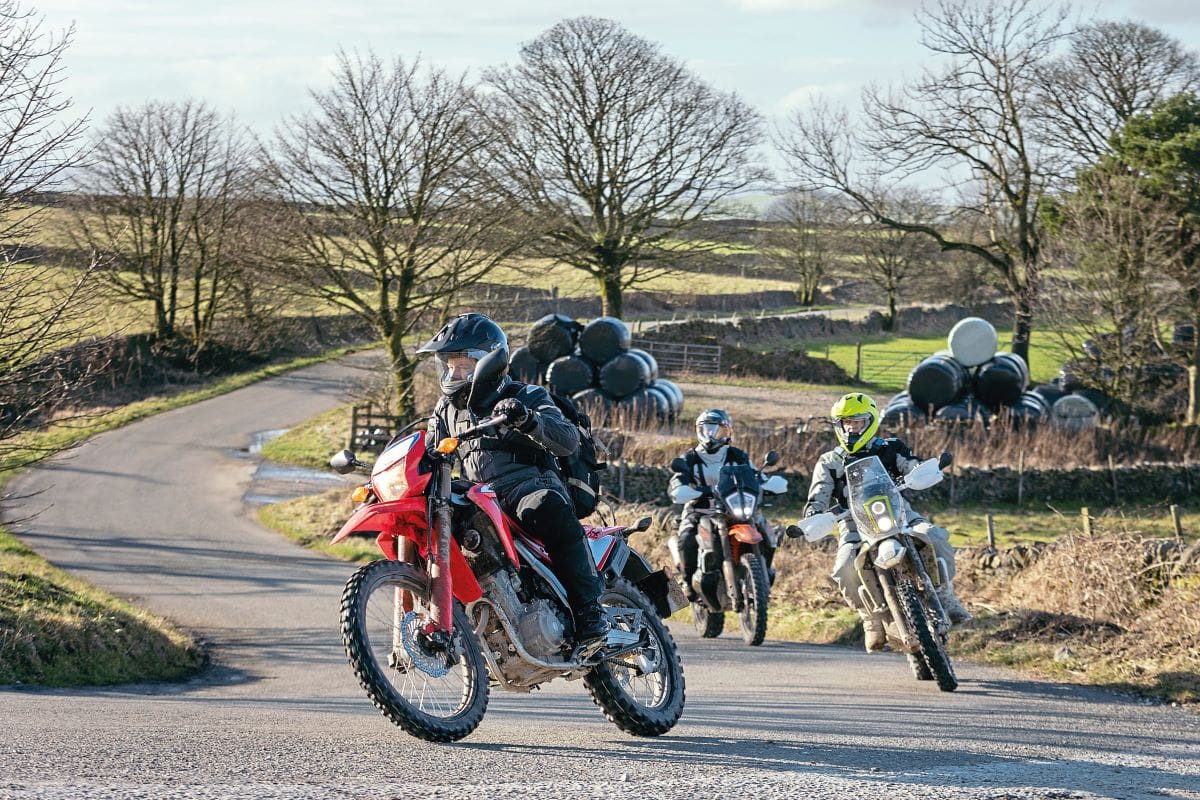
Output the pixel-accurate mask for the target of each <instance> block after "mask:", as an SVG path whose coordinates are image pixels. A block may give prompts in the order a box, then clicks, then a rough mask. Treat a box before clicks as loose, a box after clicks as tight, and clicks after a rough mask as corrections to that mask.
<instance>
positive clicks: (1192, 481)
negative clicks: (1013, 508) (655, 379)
mask: <svg viewBox="0 0 1200 800" xmlns="http://www.w3.org/2000/svg"><path fill="white" fill-rule="evenodd" d="M778 474H780V475H783V476H784V477H785V478H787V481H788V489H789V491H788V494H787V498H788V499H789V501H791V502H798V501H800V500H801V499H803V497H804V496H805V495H806V494H807V492H808V484H809V480H810V478H811V475H810V474H809V473H805V472H780V473H778ZM670 479H671V471H670V470H669V469H667V468H666V467H651V466H646V465H643V464H628V463H627V464H626V465H625V499H626V500H628V501H631V502H640V503H655V504H658V505H668V504H669V500H668V499H667V482H668V481H669V480H670ZM620 485H621V481H620V475H619V470H618V467H617V466H616V465H615V464H614V465H610V466H609V467H608V470H607V471H606V474H605V476H604V478H603V481H602V486H603V490H604V491H605V492H607V493H609V494H611V495H613V496H617V495H618V494H619V493H620ZM1197 488H1200V464H1190V465H1186V466H1185V465H1182V464H1144V465H1141V466H1136V467H1117V468H1116V469H1112V470H1110V469H1106V468H1100V469H1096V468H1088V467H1079V468H1075V469H1062V470H1055V469H1027V470H1025V472H1024V473H1023V474H1022V473H1020V472H1018V471H1017V470H1015V469H1012V468H1010V467H993V468H991V469H982V468H978V467H967V468H964V469H958V468H955V469H954V470H953V471H952V472H951V474H949V475H947V477H946V480H943V481H942V482H941V483H940V484H938V485H937V486H934V487H933V488H932V489H928V490H926V491H924V492H920V493H915V492H914V493H913V497H914V498H928V499H930V500H936V501H938V502H939V503H959V504H964V505H973V506H978V505H992V504H1001V503H1017V502H1018V501H1020V502H1023V503H1038V504H1040V503H1044V502H1051V503H1053V502H1077V503H1094V504H1096V505H1102V504H1109V503H1114V502H1124V501H1130V500H1147V501H1158V502H1164V501H1169V502H1183V501H1185V500H1190V499H1192V498H1193V497H1194V496H1195V490H1196V489H1197ZM917 502H918V503H919V502H920V500H919V499H918V500H917Z"/></svg>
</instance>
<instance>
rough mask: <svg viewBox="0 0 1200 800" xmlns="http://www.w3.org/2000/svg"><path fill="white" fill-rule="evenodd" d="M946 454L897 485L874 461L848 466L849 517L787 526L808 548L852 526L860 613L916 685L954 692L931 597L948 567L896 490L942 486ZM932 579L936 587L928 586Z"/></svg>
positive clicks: (942, 619) (940, 613) (941, 620)
mask: <svg viewBox="0 0 1200 800" xmlns="http://www.w3.org/2000/svg"><path fill="white" fill-rule="evenodd" d="M951 460H952V459H951V456H950V454H949V453H943V454H942V457H941V458H940V459H932V458H931V459H929V460H927V461H923V462H921V463H920V464H919V465H918V466H917V467H916V468H915V469H913V470H912V471H911V472H909V473H908V475H906V476H904V477H903V478H902V479H901V480H900V481H899V482H897V481H894V480H893V479H892V476H891V475H889V474H888V471H887V469H885V468H884V466H883V462H881V461H880V460H879V458H878V457H876V456H870V457H868V458H863V459H860V460H858V461H854V462H851V463H850V464H847V465H846V494H847V497H848V498H849V499H848V503H849V506H850V507H849V509H848V510H846V511H842V512H841V513H833V512H825V513H821V514H815V515H813V516H811V517H808V518H807V519H805V520H802V521H801V522H800V523H799V524H798V525H793V526H789V528H788V531H787V532H788V535H789V536H801V535H802V536H804V538H805V539H806V540H808V541H810V542H816V541H820V540H821V539H823V538H825V537H826V536H829V535H831V534H833V532H834V531H835V529H836V528H837V526H838V523H839V522H841V521H843V520H846V519H847V518H852V519H853V522H854V525H855V526H856V527H857V530H858V534H859V536H860V537H861V538H862V546H861V547H860V548H859V552H858V556H857V557H856V558H855V560H854V568H855V570H857V572H858V575H859V578H860V579H861V581H862V583H861V585H860V587H859V590H858V591H859V599H860V601H861V602H862V604H863V607H864V608H866V609H867V610H868V611H870V612H871V613H874V614H879V615H882V617H883V620H884V630H885V632H886V633H887V638H888V642H889V643H890V644H891V645H892V646H893V647H894V648H895V649H897V650H900V651H902V652H904V653H906V654H908V660H909V664H910V665H911V666H912V669H913V674H914V675H916V677H917V679H918V680H936V681H937V685H938V688H939V689H941V690H942V691H944V692H952V691H954V690H955V689H956V688H958V679H957V678H956V677H955V675H954V667H953V665H952V664H951V663H950V656H949V655H948V654H947V653H946V640H947V637H948V634H949V631H950V618H949V616H948V615H947V614H946V611H945V609H944V608H943V607H942V603H941V601H940V600H939V599H938V596H937V591H936V589H937V586H938V585H942V584H943V583H944V582H946V581H947V580H948V577H947V569H946V563H945V561H944V560H942V559H940V558H938V557H937V555H936V553H935V552H934V549H933V542H932V541H931V540H930V539H929V537H928V536H927V535H926V534H924V533H921V532H918V531H915V530H913V529H912V528H911V527H909V525H908V523H907V516H908V515H907V513H906V505H905V503H904V499H903V498H902V497H901V496H900V491H901V490H902V489H916V490H920V489H928V488H930V487H931V486H934V485H936V484H938V483H940V482H941V480H942V469H944V468H945V467H947V466H949V464H950V462H951ZM931 574H936V575H937V576H938V582H937V584H935V583H934V581H933V580H932V579H931V578H930V575H931Z"/></svg>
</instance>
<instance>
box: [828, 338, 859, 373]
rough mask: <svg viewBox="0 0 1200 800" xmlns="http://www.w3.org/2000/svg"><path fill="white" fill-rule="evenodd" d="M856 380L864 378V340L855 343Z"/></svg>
mask: <svg viewBox="0 0 1200 800" xmlns="http://www.w3.org/2000/svg"><path fill="white" fill-rule="evenodd" d="M826 352H828V350H826ZM854 380H856V381H861V380H862V342H855V344H854Z"/></svg>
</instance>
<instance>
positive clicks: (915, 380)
mask: <svg viewBox="0 0 1200 800" xmlns="http://www.w3.org/2000/svg"><path fill="white" fill-rule="evenodd" d="M969 382H970V373H969V372H968V371H967V368H966V367H964V366H963V365H962V364H959V363H958V362H957V361H955V360H954V359H953V358H952V357H951V356H948V355H940V354H939V355H932V356H929V357H928V358H926V359H924V360H923V361H921V363H919V364H917V366H915V367H913V370H912V372H910V373H909V374H908V385H907V387H905V388H906V390H907V392H908V396H909V398H910V400H911V401H912V404H913V405H914V406H916V407H917V408H920V409H928V408H931V407H932V408H934V409H939V408H941V407H942V406H948V405H950V404H951V403H954V402H955V401H957V400H958V399H959V398H960V397H962V396H963V392H965V391H966V390H967V388H968V384H969Z"/></svg>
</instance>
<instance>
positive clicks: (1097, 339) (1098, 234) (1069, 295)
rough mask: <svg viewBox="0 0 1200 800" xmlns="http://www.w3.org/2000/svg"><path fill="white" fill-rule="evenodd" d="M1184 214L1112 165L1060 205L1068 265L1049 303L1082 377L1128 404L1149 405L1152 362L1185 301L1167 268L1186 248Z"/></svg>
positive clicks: (1055, 242) (1063, 259)
mask: <svg viewBox="0 0 1200 800" xmlns="http://www.w3.org/2000/svg"><path fill="white" fill-rule="evenodd" d="M1177 213H1178V211H1177V208H1176V207H1175V206H1174V205H1173V204H1171V203H1170V202H1169V201H1167V200H1166V199H1163V198H1155V197H1152V196H1149V195H1148V194H1147V193H1146V191H1145V186H1144V185H1143V183H1142V182H1141V181H1140V180H1139V179H1138V178H1136V177H1134V176H1132V175H1128V174H1125V171H1124V170H1123V169H1120V168H1113V167H1111V166H1109V167H1107V168H1099V169H1094V170H1090V171H1088V172H1087V173H1085V174H1083V175H1082V177H1081V181H1080V186H1079V188H1078V190H1077V191H1076V192H1074V193H1072V194H1071V195H1068V196H1066V197H1065V198H1064V200H1063V202H1062V203H1061V204H1059V205H1058V206H1056V208H1055V214H1054V216H1055V223H1054V227H1053V235H1052V236H1051V238H1050V240H1049V252H1050V255H1051V256H1052V257H1053V258H1054V259H1055V260H1056V261H1059V262H1060V263H1062V264H1063V265H1064V266H1065V267H1067V269H1064V270H1063V271H1062V273H1061V278H1060V279H1059V280H1058V281H1056V282H1055V283H1054V285H1053V286H1052V287H1051V289H1050V291H1047V292H1046V295H1045V298H1044V300H1043V306H1044V308H1045V309H1046V311H1047V312H1048V314H1050V315H1052V316H1053V318H1054V319H1055V320H1057V321H1058V322H1059V332H1060V333H1059V336H1060V339H1061V344H1062V346H1063V347H1064V348H1066V349H1067V350H1068V351H1069V352H1071V353H1072V356H1073V358H1072V365H1073V370H1074V371H1075V372H1076V373H1077V377H1078V378H1079V379H1080V380H1081V381H1083V382H1085V383H1087V384H1088V385H1090V386H1092V387H1095V388H1097V389H1100V390H1102V391H1103V392H1104V393H1105V394H1107V395H1108V396H1110V397H1113V398H1116V399H1117V400H1118V401H1120V402H1121V403H1122V404H1123V405H1124V407H1126V408H1131V409H1137V408H1139V407H1144V406H1145V405H1146V403H1145V401H1146V399H1147V398H1146V391H1145V389H1146V385H1145V380H1146V377H1147V368H1148V366H1149V365H1150V364H1152V363H1153V362H1155V361H1159V360H1161V357H1162V354H1163V353H1164V352H1165V348H1164V347H1163V346H1162V343H1161V342H1160V341H1159V336H1158V333H1157V332H1158V329H1159V327H1160V323H1161V322H1162V321H1163V320H1164V319H1167V318H1168V317H1169V316H1170V314H1171V313H1172V310H1173V308H1174V307H1175V306H1177V305H1178V295H1179V291H1178V286H1176V285H1174V284H1172V282H1171V281H1170V280H1169V278H1168V275H1169V274H1170V270H1169V269H1168V268H1167V267H1168V266H1169V265H1172V264H1175V263H1177V262H1178V259H1179V257H1180V255H1181V253H1180V244H1179V242H1178V240H1177V238H1176V236H1175V227H1176V220H1177V218H1178V217H1177ZM1080 334H1082V337H1081V336H1080ZM1081 341H1082V342H1083V344H1082V345H1081V344H1080V342H1081Z"/></svg>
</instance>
